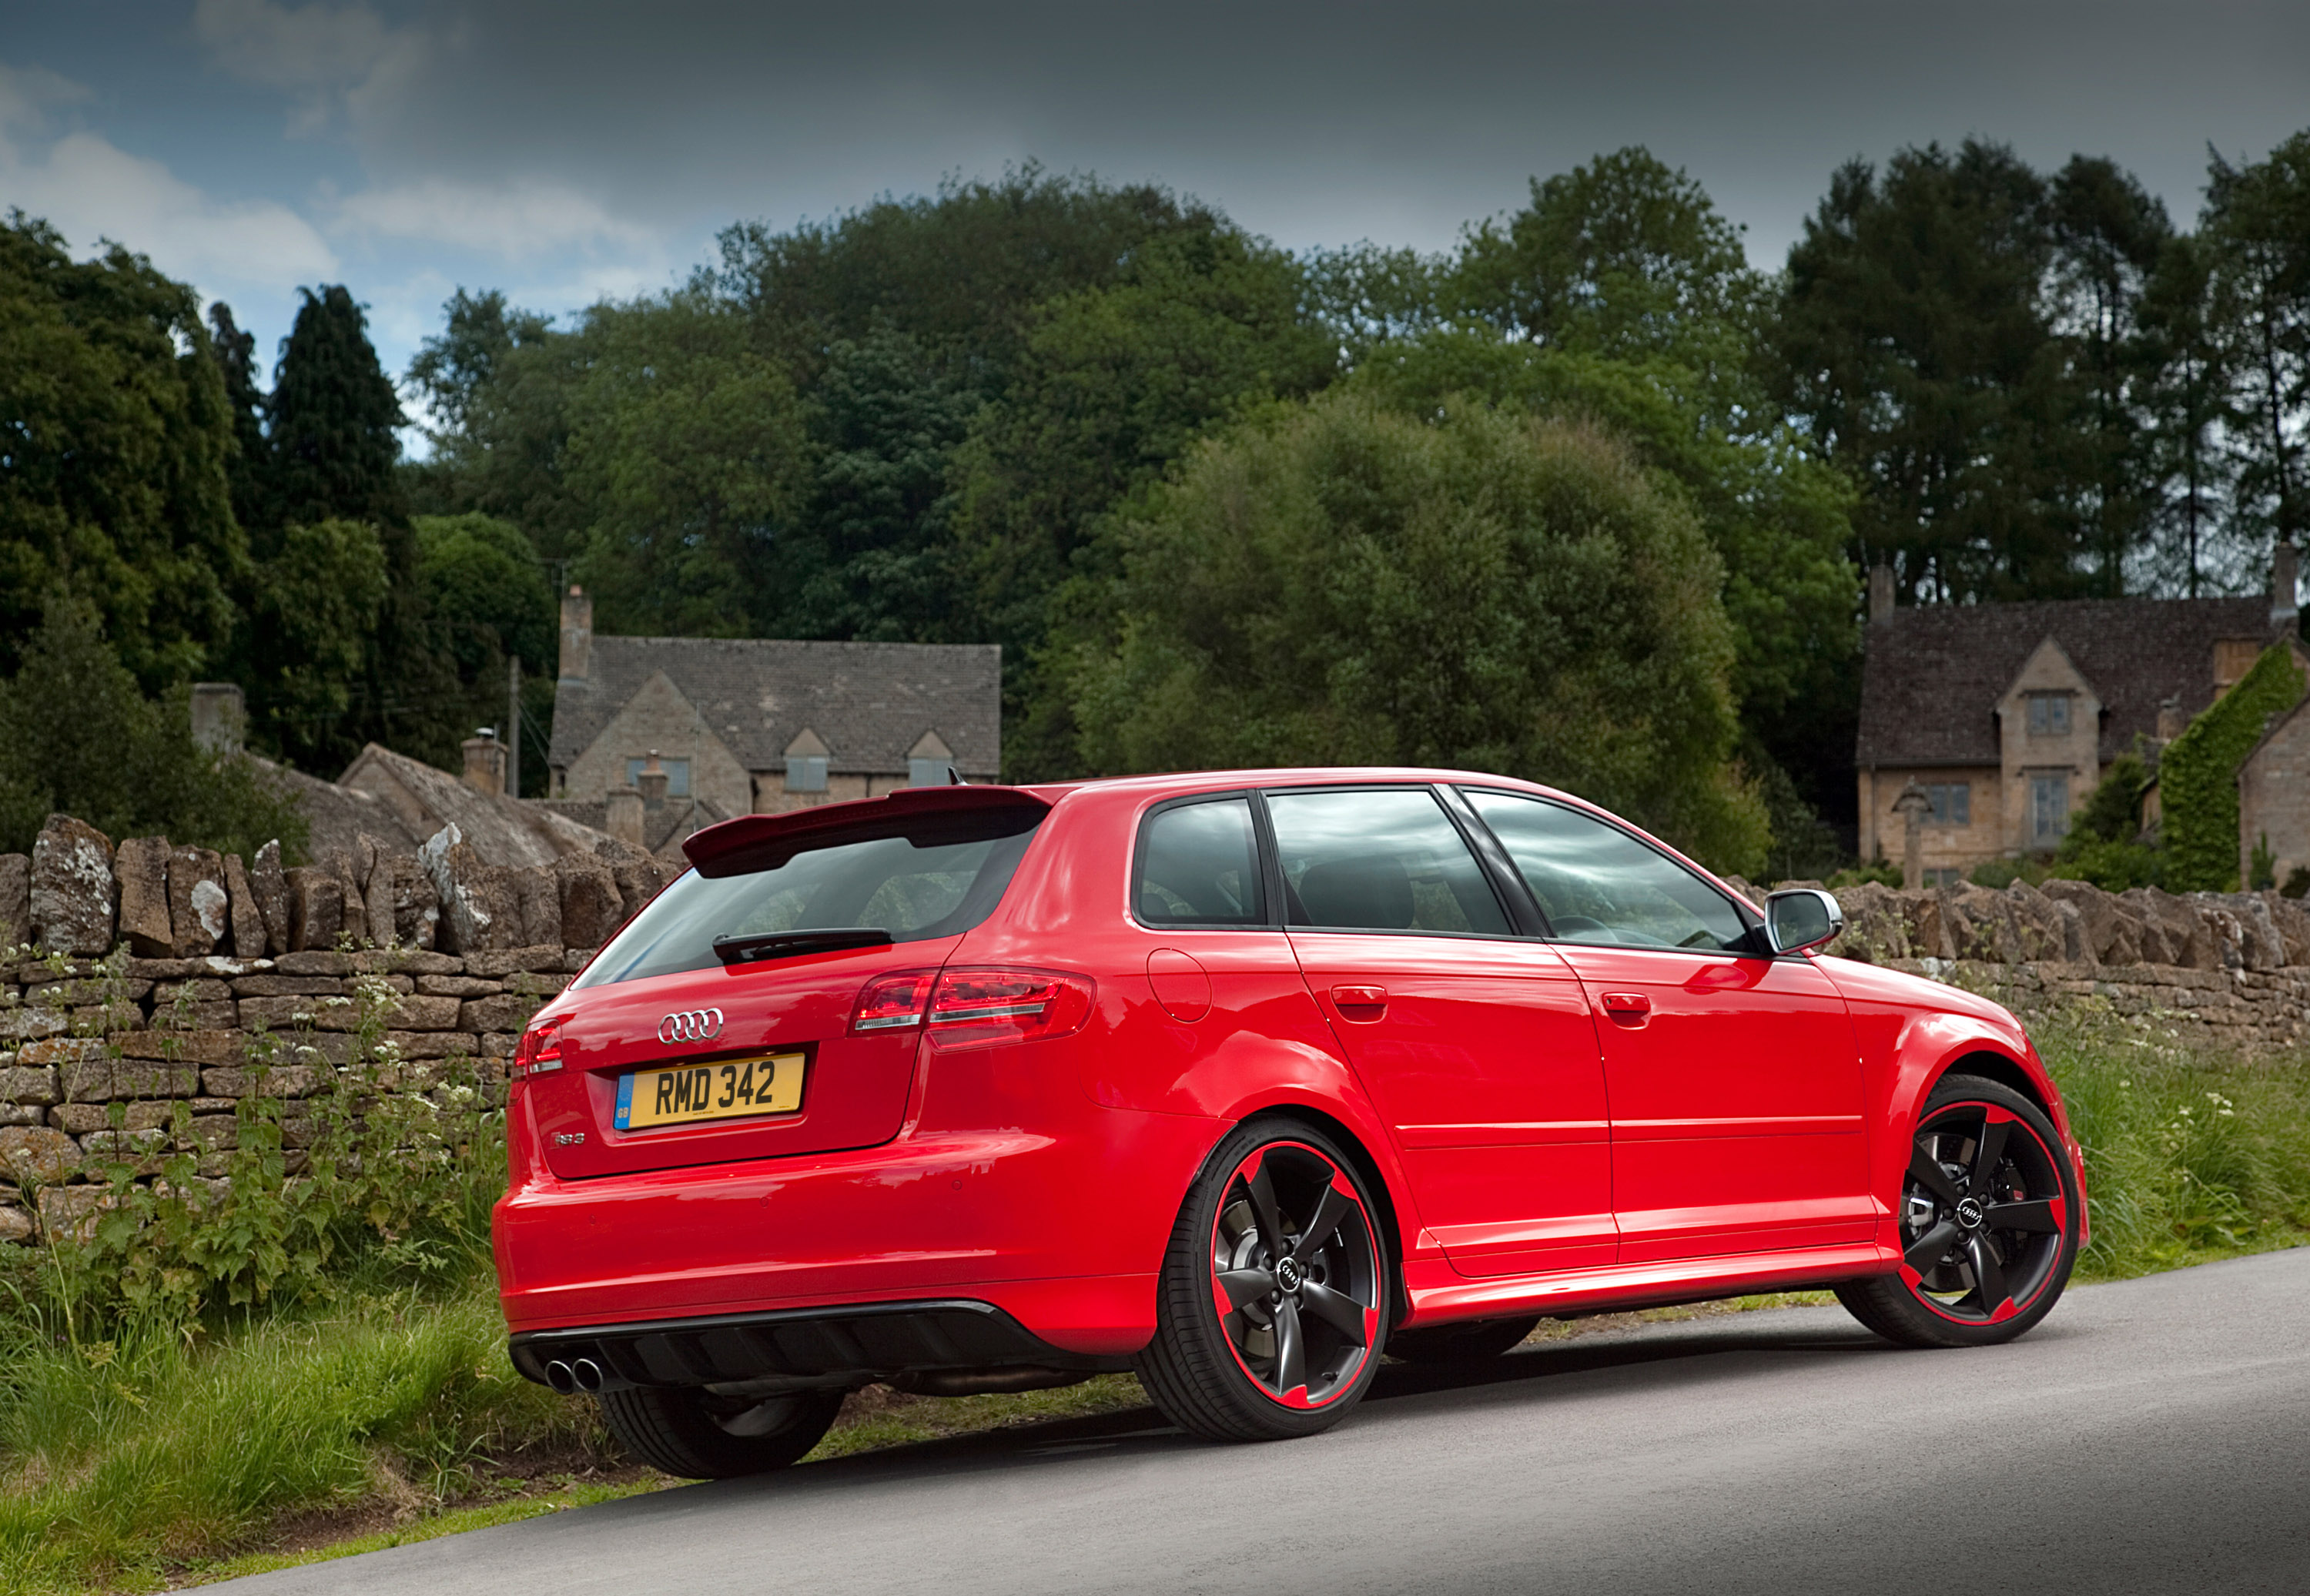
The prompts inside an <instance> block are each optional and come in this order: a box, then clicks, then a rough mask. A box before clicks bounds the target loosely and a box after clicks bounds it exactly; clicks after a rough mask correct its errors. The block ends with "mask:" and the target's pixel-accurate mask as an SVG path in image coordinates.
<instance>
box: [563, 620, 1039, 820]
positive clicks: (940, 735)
mask: <svg viewBox="0 0 2310 1596" xmlns="http://www.w3.org/2000/svg"><path fill="white" fill-rule="evenodd" d="M547 763H548V765H549V766H550V767H551V783H552V785H551V795H550V796H549V798H548V799H547V800H546V802H547V805H548V806H549V807H551V808H552V809H554V810H555V811H559V812H560V813H562V814H564V815H567V816H568V817H569V818H570V819H573V820H579V821H581V822H583V823H585V824H586V825H589V826H594V827H597V828H601V829H603V830H605V831H607V832H609V833H610V834H611V835H612V836H618V837H625V838H626V839H627V840H630V841H636V842H638V843H639V844H640V845H641V846H645V847H647V848H649V849H650V850H652V851H653V852H660V853H662V852H664V851H665V850H667V849H669V848H673V847H677V846H679V844H680V842H681V839H682V837H687V836H688V835H690V832H692V831H695V830H697V829H698V828H700V827H702V826H708V825H711V824H713V823H714V822H715V821H716V820H727V819H729V818H730V817H732V816H734V815H741V814H750V813H775V812H777V811H784V810H789V809H799V808H802V807H803V806H805V805H808V804H813V803H825V802H833V801H835V800H838V799H844V798H869V797H876V796H879V795H881V794H884V793H888V792H890V791H892V790H894V789H896V788H899V787H906V786H921V785H933V784H939V783H944V782H946V781H948V780H950V779H951V778H952V776H956V775H959V776H960V777H961V778H962V779H964V780H967V781H994V780H996V779H998V777H999V776H1000V774H1001V771H1002V766H1003V651H1002V649H1001V647H1000V646H996V645H993V644H985V645H981V644H921V643H806V642H795V641H789V640H784V639H752V638H749V639H734V638H610V637H598V638H597V637H595V635H594V629H593V601H592V599H591V598H590V597H588V596H587V595H586V594H585V593H583V592H582V591H580V590H579V589H578V588H577V587H574V586H573V587H571V588H570V589H569V593H568V594H565V595H564V596H563V599H562V602H561V662H560V681H559V683H558V685H557V688H556V690H555V693H554V700H553V742H552V748H551V752H550V754H549V756H548V759H547Z"/></svg>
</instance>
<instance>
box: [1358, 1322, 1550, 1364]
mask: <svg viewBox="0 0 2310 1596" xmlns="http://www.w3.org/2000/svg"><path fill="white" fill-rule="evenodd" d="M1539 1326H1540V1316H1539V1315H1538V1314H1533V1316H1532V1317H1530V1318H1515V1319H1472V1320H1470V1321H1468V1322H1467V1323H1464V1324H1438V1325H1436V1326H1434V1327H1433V1328H1432V1329H1427V1330H1399V1331H1396V1332H1395V1333H1394V1334H1393V1335H1391V1336H1389V1337H1388V1338H1387V1355H1388V1356H1389V1357H1401V1358H1403V1360H1405V1361H1406V1362H1407V1363H1427V1364H1446V1365H1449V1364H1465V1363H1489V1361H1491V1360H1492V1359H1493V1358H1495V1357H1499V1356H1500V1355H1501V1354H1502V1353H1504V1352H1507V1351H1510V1350H1512V1349H1515V1348H1517V1347H1521V1346H1523V1345H1524V1338H1525V1337H1526V1336H1529V1335H1530V1334H1532V1332H1533V1331H1534V1330H1536V1329H1538V1328H1539Z"/></svg>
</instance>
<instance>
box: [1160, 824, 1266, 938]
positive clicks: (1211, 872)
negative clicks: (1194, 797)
mask: <svg viewBox="0 0 2310 1596" xmlns="http://www.w3.org/2000/svg"><path fill="white" fill-rule="evenodd" d="M1131 903H1132V908H1133V913H1135V914H1136V915H1138V917H1139V922H1140V924H1142V925H1265V924H1269V921H1268V915H1267V906H1266V899H1265V894H1264V893H1263V892H1262V891H1261V890H1260V880H1259V842H1258V837H1257V833H1255V831H1254V830H1253V829H1252V823H1251V800H1250V799H1248V798H1214V799H1208V800H1205V801H1203V802H1196V803H1180V804H1175V805H1173V806H1172V807H1171V808H1169V809H1159V810H1157V811H1155V813H1154V814H1153V815H1152V816H1151V817H1150V818H1149V820H1148V821H1147V826H1146V829H1145V830H1144V831H1143V832H1142V834H1141V836H1140V839H1139V863H1138V869H1137V871H1136V872H1135V874H1134V877H1133V884H1132V889H1131Z"/></svg>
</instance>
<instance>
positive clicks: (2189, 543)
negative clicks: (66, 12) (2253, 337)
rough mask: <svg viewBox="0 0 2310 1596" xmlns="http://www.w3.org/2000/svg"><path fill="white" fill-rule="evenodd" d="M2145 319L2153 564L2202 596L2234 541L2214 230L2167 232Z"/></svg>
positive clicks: (2169, 586) (2164, 577)
mask: <svg viewBox="0 0 2310 1596" xmlns="http://www.w3.org/2000/svg"><path fill="white" fill-rule="evenodd" d="M2141 321H2142V327H2143V342H2144V345H2145V363H2146V364H2147V365H2148V366H2149V384H2148V390H2147V395H2146V399H2145V403H2146V405H2147V408H2148V410H2149V437H2148V440H2147V441H2148V445H2149V447H2148V450H2147V458H2146V460H2145V462H2144V464H2143V467H2142V474H2143V479H2144V490H2145V491H2146V492H2147V493H2148V494H2149V496H2150V498H2151V499H2152V501H2153V505H2154V508H2153V511H2152V513H2153V515H2154V516H2155V517H2156V533H2155V537H2154V541H2153V544H2152V552H2153V557H2154V559H2155V565H2154V567H2153V574H2154V578H2155V580H2156V581H2157V583H2158V585H2159V586H2161V587H2163V588H2165V589H2166V590H2167V591H2168V592H2175V593H2180V594H2184V595H2185V596H2187V597H2190V598H2196V597H2197V596H2199V590H2200V587H2201V585H2202V584H2203V583H2204V582H2205V581H2206V579H2207V577H2208V576H2209V566H2210V563H2212V562H2213V561H2215V560H2216V559H2219V551H2220V545H2221V544H2222V543H2223V542H2227V541H2228V540H2227V537H2226V535H2225V534H2226V533H2227V530H2228V523H2227V520H2226V518H2225V517H2224V516H2223V515H2222V510H2223V507H2224V506H2225V505H2226V504H2227V502H2228V494H2229V479H2230V461H2229V458H2228V455H2227V454H2226V453H2225V451H2224V450H2223V448H2222V444H2221V423H2222V420H2223V418H2224V416H2225V415H2226V414H2227V413H2228V394H2229V388H2230V375H2229V368H2228V349H2227V348H2226V343H2227V341H2226V340H2225V339H2224V338H2223V337H2222V335H2221V328H2220V327H2219V325H2218V324H2217V323H2216V321H2215V319H2214V307H2213V261H2212V252H2211V251H2210V249H2209V248H2208V247H2207V246H2206V243H2205V240H2203V239H2199V238H2195V237H2193V236H2191V235H2189V234H2186V233H2177V234H2175V235H2174V236H2172V237H2170V238H2168V239H2167V240H2166V242H2165V244H2164V246H2163V247H2161V248H2160V249H2159V251H2158V265H2157V268H2156V270H2155V271H2154V272H2153V273H2151V276H2150V279H2149V283H2148V285H2147V287H2146V289H2145V291H2144V293H2143V297H2142V304H2141Z"/></svg>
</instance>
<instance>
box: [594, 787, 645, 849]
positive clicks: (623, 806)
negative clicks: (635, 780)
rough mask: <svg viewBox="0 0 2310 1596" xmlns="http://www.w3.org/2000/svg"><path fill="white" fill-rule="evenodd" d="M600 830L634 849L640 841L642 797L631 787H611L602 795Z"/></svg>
mask: <svg viewBox="0 0 2310 1596" xmlns="http://www.w3.org/2000/svg"><path fill="white" fill-rule="evenodd" d="M602 829H603V830H604V831H606V832H608V833H609V834H610V835H611V836H612V837H616V838H617V839H618V840H619V841H620V842H630V843H631V844H633V845H634V846H636V847H645V846H647V844H645V843H644V842H643V841H642V795H641V794H640V793H639V792H638V791H637V790H635V789H634V788H632V787H612V788H611V789H610V790H609V791H608V792H607V793H604V794H603V795H602Z"/></svg>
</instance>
